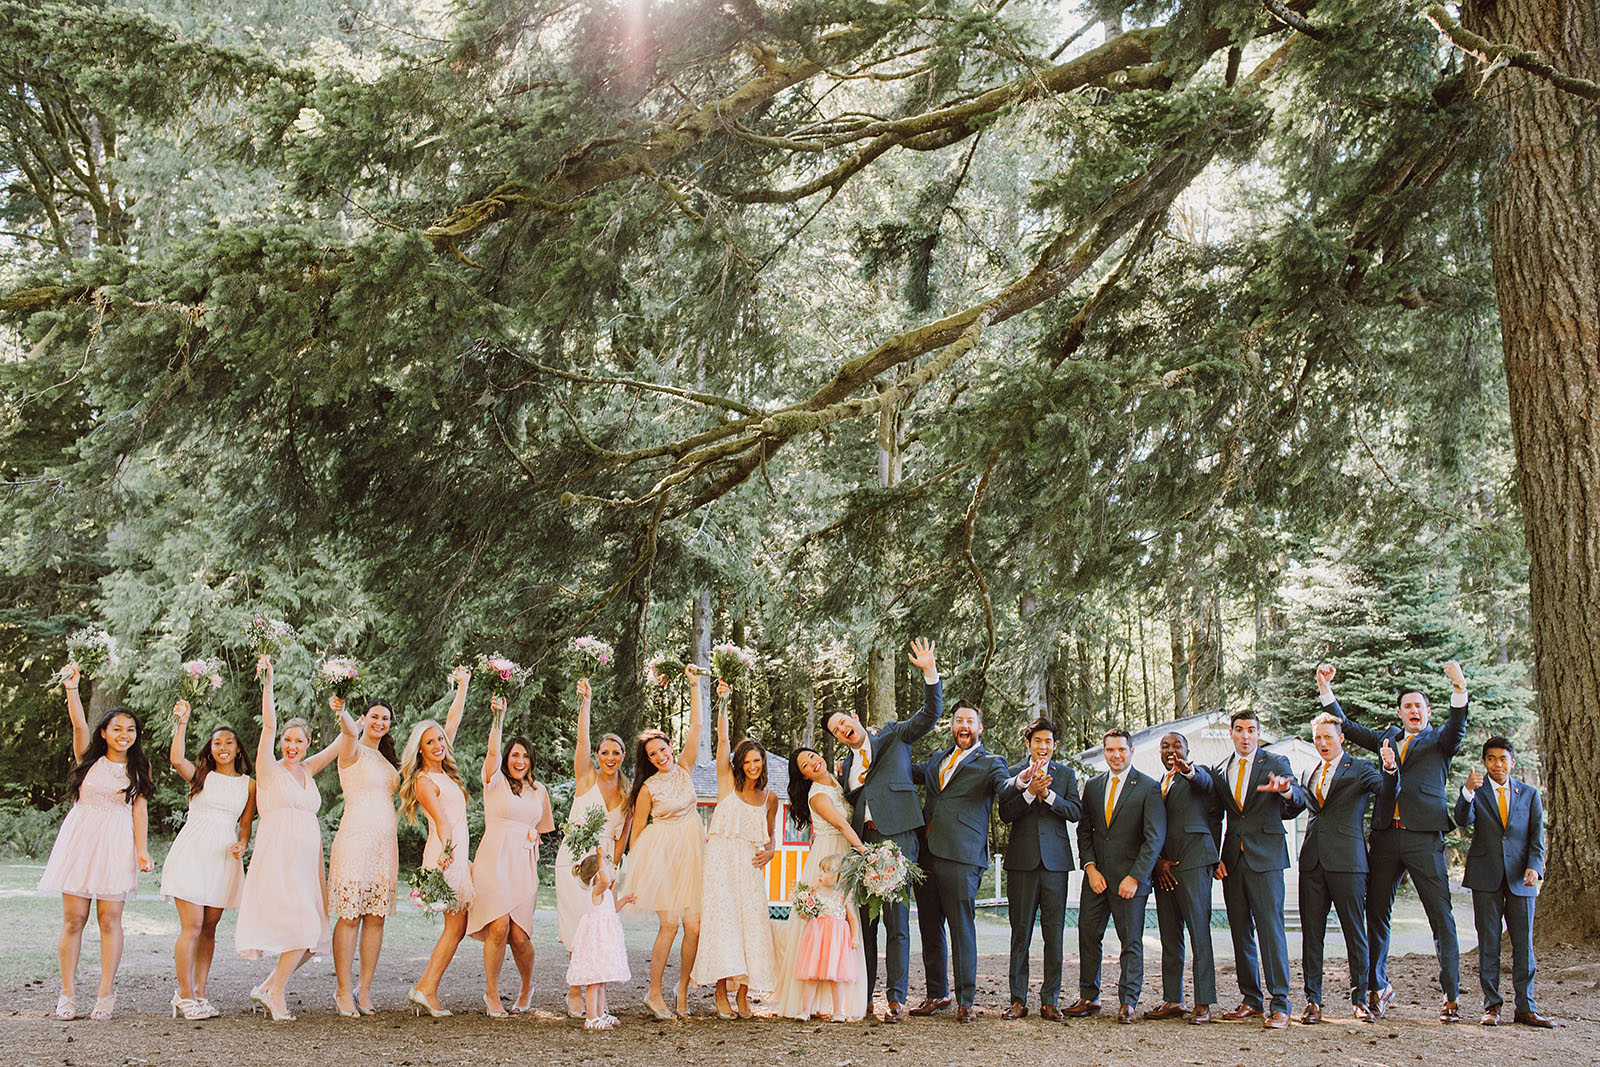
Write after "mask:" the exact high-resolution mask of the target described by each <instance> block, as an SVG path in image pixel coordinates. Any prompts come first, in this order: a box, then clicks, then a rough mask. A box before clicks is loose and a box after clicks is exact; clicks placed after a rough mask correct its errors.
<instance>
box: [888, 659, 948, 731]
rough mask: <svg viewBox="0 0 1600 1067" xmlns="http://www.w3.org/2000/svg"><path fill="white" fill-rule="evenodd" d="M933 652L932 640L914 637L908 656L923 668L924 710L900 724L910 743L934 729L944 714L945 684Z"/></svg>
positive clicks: (899, 727)
mask: <svg viewBox="0 0 1600 1067" xmlns="http://www.w3.org/2000/svg"><path fill="white" fill-rule="evenodd" d="M933 653H934V650H933V642H932V641H924V640H922V639H921V638H913V639H912V641H911V652H910V653H909V654H908V656H907V658H908V659H910V660H911V662H912V664H913V665H914V666H916V667H918V668H920V669H921V670H922V681H923V692H922V710H921V711H919V712H917V713H916V714H915V715H913V716H911V718H909V719H907V720H906V721H905V722H903V723H899V724H898V729H897V732H898V734H899V736H900V740H902V741H904V742H905V743H906V744H908V745H909V744H911V743H912V742H913V741H916V740H917V739H918V738H920V737H922V736H923V735H924V734H926V733H927V732H928V731H929V730H931V729H933V728H934V726H935V725H937V724H938V722H939V716H940V715H942V714H944V686H943V685H941V684H940V682H939V667H938V664H937V662H936V661H935V659H934V654H933ZM890 728H895V724H890Z"/></svg>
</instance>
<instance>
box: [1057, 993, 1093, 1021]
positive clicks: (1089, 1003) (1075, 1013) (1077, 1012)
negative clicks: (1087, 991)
mask: <svg viewBox="0 0 1600 1067" xmlns="http://www.w3.org/2000/svg"><path fill="white" fill-rule="evenodd" d="M1064 1014H1065V1015H1066V1016H1067V1018H1069V1019H1082V1018H1084V1017H1085V1016H1088V1015H1099V1014H1100V1002H1099V1001H1098V1000H1084V999H1083V998H1082V997H1079V998H1078V999H1077V1000H1075V1001H1073V1002H1072V1003H1071V1004H1069V1005H1067V1009H1066V1011H1065V1012H1064Z"/></svg>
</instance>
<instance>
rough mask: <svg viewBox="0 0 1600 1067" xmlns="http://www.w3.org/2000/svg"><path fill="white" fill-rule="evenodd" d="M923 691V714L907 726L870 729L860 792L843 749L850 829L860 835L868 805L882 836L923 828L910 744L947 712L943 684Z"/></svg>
mask: <svg viewBox="0 0 1600 1067" xmlns="http://www.w3.org/2000/svg"><path fill="white" fill-rule="evenodd" d="M923 689H924V692H923V697H922V710H921V711H919V712H917V713H916V714H915V715H913V716H911V718H909V719H907V720H905V721H904V722H899V721H896V722H889V723H885V724H884V725H883V726H881V727H879V728H878V729H876V730H873V729H870V728H869V729H868V730H867V737H868V738H869V739H870V741H871V744H872V765H871V766H869V767H868V768H867V774H866V778H865V780H864V781H863V782H862V784H861V788H860V789H857V790H854V791H851V790H850V783H849V772H850V766H851V761H852V760H853V759H854V758H855V753H853V752H851V751H850V750H849V749H846V750H845V754H844V761H843V766H842V768H841V773H840V774H839V781H840V782H841V783H842V784H843V785H844V787H845V799H846V800H848V801H849V802H850V804H851V810H850V825H851V827H852V828H853V829H854V830H855V832H856V833H857V834H861V833H864V832H865V829H866V826H865V822H866V816H865V814H864V813H865V812H866V810H867V808H868V807H870V808H871V809H872V822H873V825H874V826H876V827H877V830H878V833H879V834H881V835H883V836H884V837H893V836H894V835H896V834H908V833H910V832H911V831H913V830H915V829H917V828H918V827H919V826H921V825H922V805H921V804H919V803H917V787H916V786H915V785H913V784H912V782H911V744H912V742H914V741H916V740H917V739H918V738H920V737H922V735H923V734H925V733H927V732H928V731H929V730H931V729H933V724H934V723H936V722H938V721H939V715H940V713H941V712H942V711H943V710H944V683H943V681H938V682H934V683H933V684H932V685H928V686H924V687H923ZM863 801H864V802H865V803H863Z"/></svg>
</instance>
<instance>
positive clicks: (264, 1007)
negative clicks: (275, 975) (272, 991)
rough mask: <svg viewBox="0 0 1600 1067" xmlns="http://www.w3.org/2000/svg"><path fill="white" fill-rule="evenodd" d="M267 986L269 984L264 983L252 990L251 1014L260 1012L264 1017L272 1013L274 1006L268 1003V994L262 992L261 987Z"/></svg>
mask: <svg viewBox="0 0 1600 1067" xmlns="http://www.w3.org/2000/svg"><path fill="white" fill-rule="evenodd" d="M266 984H267V983H265V982H262V983H261V985H258V986H253V987H252V988H251V990H250V1012H251V1014H254V1013H255V1012H257V1011H259V1012H261V1014H262V1015H266V1014H267V1013H268V1012H270V1011H271V1010H272V1005H271V1004H268V1003H267V998H266V994H264V993H262V992H261V986H264V985H266Z"/></svg>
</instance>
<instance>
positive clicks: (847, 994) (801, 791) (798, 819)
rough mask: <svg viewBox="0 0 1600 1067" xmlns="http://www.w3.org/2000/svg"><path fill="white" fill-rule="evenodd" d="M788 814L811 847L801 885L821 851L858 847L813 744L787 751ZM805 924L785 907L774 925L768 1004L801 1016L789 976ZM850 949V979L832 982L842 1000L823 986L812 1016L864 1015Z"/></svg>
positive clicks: (862, 986)
mask: <svg viewBox="0 0 1600 1067" xmlns="http://www.w3.org/2000/svg"><path fill="white" fill-rule="evenodd" d="M789 817H790V818H791V819H793V820H794V822H795V825H796V826H799V827H800V828H801V829H804V828H805V827H806V826H807V825H809V826H810V827H811V851H810V852H809V853H808V854H807V855H806V863H805V867H804V869H802V870H801V872H800V879H799V880H800V881H801V882H804V883H806V884H807V885H817V884H818V882H817V866H818V864H820V863H821V862H822V860H823V858H824V857H826V856H837V855H840V854H841V853H843V852H845V851H846V850H848V849H851V848H861V847H862V844H861V838H859V837H857V836H856V832H855V831H854V830H852V829H851V828H850V807H849V805H847V804H846V803H845V799H844V790H843V789H842V788H840V786H839V780H838V779H837V778H835V777H834V776H833V774H832V772H830V771H829V770H828V761H827V760H825V759H823V758H822V754H821V753H819V752H817V751H815V750H814V749H809V748H801V749H796V750H795V752H794V755H792V756H790V757H789ZM805 925H806V923H805V920H804V919H802V918H801V917H800V916H799V915H798V914H796V913H795V912H794V911H793V910H792V909H791V910H790V912H789V918H788V920H787V921H785V922H783V923H781V924H779V926H778V934H777V940H778V976H777V977H778V991H777V996H776V997H775V998H774V1004H775V1006H776V1007H777V1011H778V1014H779V1015H782V1016H785V1017H787V1018H791V1019H804V1018H806V1014H805V1006H806V1005H805V994H804V990H803V989H802V985H803V983H801V982H800V981H798V980H796V978H795V977H794V957H795V947H796V946H797V945H798V944H799V943H800V934H801V932H802V931H803V930H804V929H805ZM856 954H857V956H858V959H857V962H856V967H855V974H856V980H855V981H854V982H848V983H842V984H840V985H839V986H838V987H837V988H839V990H840V995H841V999H842V1000H843V1001H844V1003H843V1004H830V1003H829V1001H830V1000H831V997H830V995H829V994H828V992H827V987H826V986H824V987H823V991H822V992H820V993H819V994H818V998H817V1003H816V1004H815V1005H813V1006H812V1009H811V1010H812V1015H813V1016H816V1015H827V1014H829V1013H831V1014H832V1015H833V1016H834V1017H835V1018H842V1019H844V1020H845V1021H847V1022H855V1021H856V1020H858V1019H863V1018H865V1017H866V1014H867V964H866V948H865V946H864V945H857V946H856Z"/></svg>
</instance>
